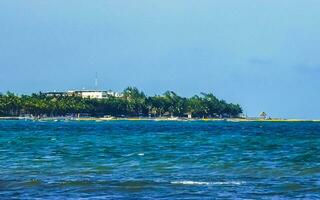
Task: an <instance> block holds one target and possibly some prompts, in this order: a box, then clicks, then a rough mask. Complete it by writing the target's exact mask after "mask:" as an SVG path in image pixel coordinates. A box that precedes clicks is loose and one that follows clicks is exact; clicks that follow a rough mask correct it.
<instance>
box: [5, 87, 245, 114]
mask: <svg viewBox="0 0 320 200" xmlns="http://www.w3.org/2000/svg"><path fill="white" fill-rule="evenodd" d="M122 94H123V96H122V97H114V96H109V97H108V98H105V99H83V98H81V97H77V96H64V97H63V96H61V97H48V96H46V95H45V94H42V93H39V94H32V95H30V96H29V95H22V96H18V95H15V94H13V93H10V92H8V93H7V94H0V116H21V115H33V116H66V115H78V114H80V115H89V116H104V115H111V116H126V117H136V116H152V117H161V116H176V117H186V116H187V115H188V114H191V115H192V117H237V116H238V115H239V114H241V113H242V108H241V106H239V105H238V104H232V103H230V104H229V103H226V102H225V101H224V100H219V99H218V98H216V97H215V96H214V95H213V94H211V93H209V94H205V93H202V94H201V96H197V95H196V96H193V97H191V98H185V97H181V96H178V95H177V94H176V93H174V92H172V91H168V92H165V93H164V94H163V95H161V96H160V95H156V96H146V95H145V94H144V93H143V92H141V91H139V90H138V89H137V88H134V87H128V88H127V89H125V90H124V91H123V93H122Z"/></svg>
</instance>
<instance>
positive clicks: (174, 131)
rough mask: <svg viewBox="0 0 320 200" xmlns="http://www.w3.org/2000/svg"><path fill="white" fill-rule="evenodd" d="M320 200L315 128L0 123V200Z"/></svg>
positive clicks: (319, 129)
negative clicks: (14, 199)
mask: <svg viewBox="0 0 320 200" xmlns="http://www.w3.org/2000/svg"><path fill="white" fill-rule="evenodd" d="M11 198H16V199H35V198H40V199H42V198H43V199H79V198H90V199H93V198H95V199H291V198H299V199H320V123H267V122H262V123H257V122H256V123H249V122H248V123H247V122H243V123H242V122H241V123H232V122H147V121H145V122H143V121H139V122H138V121H133V122H127V121H113V122H24V121H0V199H11Z"/></svg>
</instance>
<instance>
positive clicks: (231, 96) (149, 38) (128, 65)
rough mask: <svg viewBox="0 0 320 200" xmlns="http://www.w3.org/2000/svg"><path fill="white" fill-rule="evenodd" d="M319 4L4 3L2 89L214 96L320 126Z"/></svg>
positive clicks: (0, 5) (310, 0) (178, 0)
mask: <svg viewBox="0 0 320 200" xmlns="http://www.w3.org/2000/svg"><path fill="white" fill-rule="evenodd" d="M319 8H320V1H318V0H306V1H300V0H299V1H298V0H281V1H278V0H268V1H258V0H241V1H239V0H226V1H218V0H217V1H214V0H174V1H172V0H158V1H150V0H135V1H129V0H121V1H119V0H91V1H87V0H68V1H65V0H54V1H53V0H28V1H25V0H1V1H0V91H1V92H5V91H8V90H10V91H13V92H17V93H20V94H21V93H31V92H38V91H48V90H54V89H55V90H67V89H76V88H83V87H85V88H92V87H93V86H94V77H95V72H98V76H99V87H100V88H101V89H113V90H116V91H117V90H122V89H123V88H124V87H126V86H137V87H138V88H140V89H142V90H144V91H145V92H146V93H147V94H149V95H153V94H155V93H163V92H164V91H165V90H174V91H176V92H177V93H178V94H180V95H184V96H190V95H193V94H195V93H200V92H201V91H203V92H213V93H214V94H215V95H216V96H218V97H220V98H224V99H226V100H227V101H230V102H235V103H239V104H241V105H242V106H243V108H244V109H245V112H246V113H247V114H248V115H251V116H256V115H257V114H258V113H259V112H261V111H266V112H267V113H268V114H270V116H272V117H291V118H317V119H320V106H319V102H320V92H319V89H318V88H319V87H320V80H319V79H320V56H319V52H320V12H319Z"/></svg>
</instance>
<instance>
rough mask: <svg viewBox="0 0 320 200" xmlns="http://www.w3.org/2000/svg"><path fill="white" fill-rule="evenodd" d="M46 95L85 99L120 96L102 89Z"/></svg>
mask: <svg viewBox="0 0 320 200" xmlns="http://www.w3.org/2000/svg"><path fill="white" fill-rule="evenodd" d="M44 94H45V95H46V96H50V97H66V96H78V97H81V98H85V99H106V98H108V97H110V96H112V97H121V96H122V94H121V93H118V92H113V91H110V90H109V91H104V90H69V91H67V92H56V91H54V92H46V93H44Z"/></svg>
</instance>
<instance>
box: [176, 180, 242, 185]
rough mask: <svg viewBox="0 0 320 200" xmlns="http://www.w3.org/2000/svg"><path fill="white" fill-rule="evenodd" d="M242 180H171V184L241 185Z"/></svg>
mask: <svg viewBox="0 0 320 200" xmlns="http://www.w3.org/2000/svg"><path fill="white" fill-rule="evenodd" d="M244 183H245V182H243V181H218V182H203V181H172V182H171V184H179V185H242V184H244Z"/></svg>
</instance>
